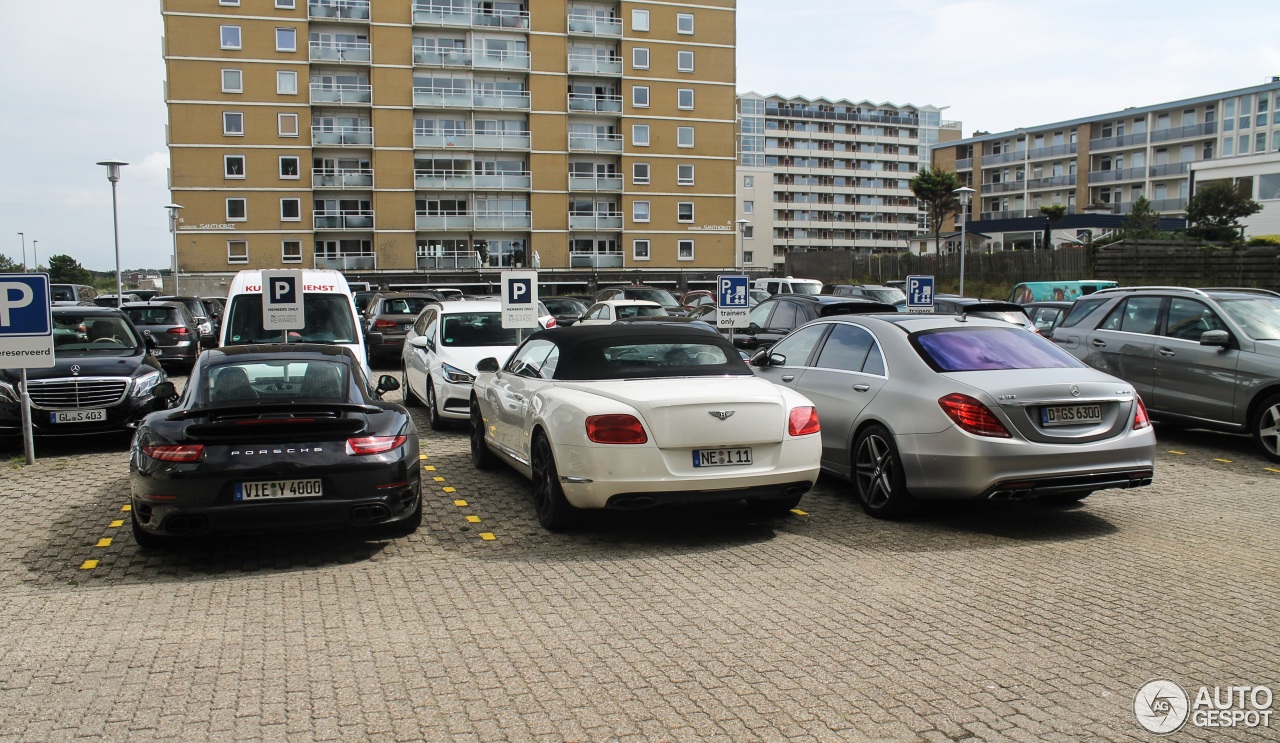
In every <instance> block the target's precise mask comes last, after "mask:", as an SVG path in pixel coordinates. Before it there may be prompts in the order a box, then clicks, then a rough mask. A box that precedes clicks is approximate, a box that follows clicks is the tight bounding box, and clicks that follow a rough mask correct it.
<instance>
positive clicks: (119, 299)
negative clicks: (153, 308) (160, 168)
mask: <svg viewBox="0 0 1280 743" xmlns="http://www.w3.org/2000/svg"><path fill="white" fill-rule="evenodd" d="M98 164H99V165H105V166H106V168H107V180H109V181H111V224H112V225H113V226H114V228H115V237H116V307H119V306H120V305H121V304H123V302H124V282H122V281H121V280H120V212H119V210H118V208H117V206H116V184H117V183H119V182H120V167H121V166H122V165H128V164H129V163H127V162H125V161H124V160H103V161H102V162H100V163H98Z"/></svg>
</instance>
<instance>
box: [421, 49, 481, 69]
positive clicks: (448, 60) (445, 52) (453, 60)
mask: <svg viewBox="0 0 1280 743" xmlns="http://www.w3.org/2000/svg"><path fill="white" fill-rule="evenodd" d="M413 63H414V64H416V65H427V66H432V67H471V50H470V49H441V48H440V47H416V48H415V49H414V50H413Z"/></svg>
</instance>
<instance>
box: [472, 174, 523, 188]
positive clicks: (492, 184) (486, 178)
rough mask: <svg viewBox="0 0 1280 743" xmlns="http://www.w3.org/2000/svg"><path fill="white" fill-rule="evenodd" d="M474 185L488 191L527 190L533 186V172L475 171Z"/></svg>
mask: <svg viewBox="0 0 1280 743" xmlns="http://www.w3.org/2000/svg"><path fill="white" fill-rule="evenodd" d="M474 187H475V188H477V189H484V190H490V191H493V190H496V191H528V190H529V189H530V188H532V187H533V174H532V173H530V172H529V171H527V170H523V171H509V172H505V173H476V174H475V186H474Z"/></svg>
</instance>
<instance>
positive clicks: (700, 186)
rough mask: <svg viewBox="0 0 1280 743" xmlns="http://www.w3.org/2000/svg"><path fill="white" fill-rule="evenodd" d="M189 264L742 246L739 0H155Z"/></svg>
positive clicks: (479, 259) (531, 260) (673, 253)
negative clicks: (738, 218)
mask: <svg viewBox="0 0 1280 743" xmlns="http://www.w3.org/2000/svg"><path fill="white" fill-rule="evenodd" d="M162 9H163V14H164V29H165V40H164V49H165V62H166V71H167V81H166V88H165V98H166V103H167V105H168V113H169V122H168V143H169V149H170V158H171V167H170V188H171V190H172V196H173V200H174V202H175V203H177V204H181V205H182V206H183V207H184V208H183V210H182V212H181V223H180V224H179V226H178V235H177V244H178V263H179V266H180V267H181V271H182V273H184V274H185V273H218V272H228V271H235V270H239V269H242V268H277V267H279V268H297V267H303V268H310V267H318V268H338V269H342V270H348V271H361V272H369V271H397V272H405V271H438V270H450V269H476V268H481V267H489V268H494V267H511V266H526V267H540V268H543V269H549V268H554V269H570V268H583V269H602V268H605V269H624V270H625V269H633V268H640V269H643V268H654V269H668V270H674V269H682V268H716V267H727V266H733V265H734V250H735V236H736V235H735V232H734V227H733V220H734V209H735V202H734V168H735V124H734V118H735V97H734V84H735V14H736V11H735V0H701V1H700V2H697V3H679V2H656V1H655V2H649V1H645V0H614V1H612V2H610V1H609V0H599V1H593V2H579V1H578V0H519V1H511V2H508V1H503V0H427V1H417V2H415V1H414V0H163V3H162Z"/></svg>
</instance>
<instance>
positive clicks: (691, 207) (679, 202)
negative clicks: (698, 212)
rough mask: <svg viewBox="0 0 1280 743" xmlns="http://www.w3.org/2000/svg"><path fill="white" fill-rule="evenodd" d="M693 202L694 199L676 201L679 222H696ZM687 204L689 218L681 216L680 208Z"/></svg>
mask: <svg viewBox="0 0 1280 743" xmlns="http://www.w3.org/2000/svg"><path fill="white" fill-rule="evenodd" d="M693 203H694V202H692V201H677V202H676V221H677V222H680V223H681V224H693V222H694V218H693V215H694V214H695V211H694V207H693ZM686 206H687V207H689V217H688V218H687V219H686V218H683V217H681V216H680V210H681V209H683V208H684V207H686Z"/></svg>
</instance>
